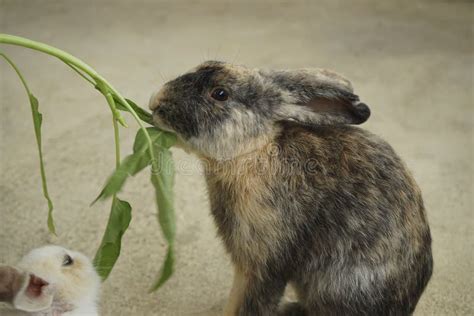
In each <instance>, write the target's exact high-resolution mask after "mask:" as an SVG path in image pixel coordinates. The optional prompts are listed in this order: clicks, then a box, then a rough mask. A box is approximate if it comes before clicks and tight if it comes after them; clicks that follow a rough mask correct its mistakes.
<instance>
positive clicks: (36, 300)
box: [12, 274, 54, 312]
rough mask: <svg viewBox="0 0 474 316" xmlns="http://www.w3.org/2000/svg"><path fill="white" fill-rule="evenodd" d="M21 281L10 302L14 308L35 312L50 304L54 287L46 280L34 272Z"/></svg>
mask: <svg viewBox="0 0 474 316" xmlns="http://www.w3.org/2000/svg"><path fill="white" fill-rule="evenodd" d="M23 283H24V284H23V285H22V287H21V288H20V289H19V291H18V293H16V296H15V297H14V299H13V302H12V303H13V306H14V307H15V308H16V309H19V310H22V311H26V312H37V311H41V310H43V309H46V308H49V307H50V306H51V304H52V303H53V296H54V289H53V288H52V287H51V285H49V283H48V282H46V281H45V280H43V279H42V278H39V277H37V276H35V275H34V274H28V275H27V277H26V280H25V282H23Z"/></svg>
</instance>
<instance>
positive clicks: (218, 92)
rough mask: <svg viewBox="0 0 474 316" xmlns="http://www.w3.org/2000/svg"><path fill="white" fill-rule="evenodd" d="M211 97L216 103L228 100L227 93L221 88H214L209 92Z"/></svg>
mask: <svg viewBox="0 0 474 316" xmlns="http://www.w3.org/2000/svg"><path fill="white" fill-rule="evenodd" d="M211 97H212V98H213V99H215V100H217V101H226V100H227V99H228V98H229V93H228V92H227V91H226V90H224V89H222V88H215V89H214V90H212V92H211Z"/></svg>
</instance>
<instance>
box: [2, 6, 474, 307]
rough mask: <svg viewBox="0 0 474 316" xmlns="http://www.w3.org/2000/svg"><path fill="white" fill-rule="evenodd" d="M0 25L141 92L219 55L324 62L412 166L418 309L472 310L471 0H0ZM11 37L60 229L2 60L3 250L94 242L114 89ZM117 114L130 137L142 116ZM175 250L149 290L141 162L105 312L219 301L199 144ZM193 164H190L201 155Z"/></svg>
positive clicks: (109, 156)
mask: <svg viewBox="0 0 474 316" xmlns="http://www.w3.org/2000/svg"><path fill="white" fill-rule="evenodd" d="M0 29H1V32H4V33H11V34H15V35H20V36H25V37H28V38H31V39H34V40H38V41H42V42H45V43H48V44H51V45H53V46H57V47H59V48H62V49H64V50H66V51H68V52H71V53H72V54H73V55H75V56H78V57H79V58H81V59H83V60H84V61H86V62H87V63H89V64H90V65H92V66H93V67H94V68H95V69H96V70H97V71H98V72H99V73H101V74H102V75H103V76H104V77H105V78H107V79H108V80H109V81H110V82H111V83H112V84H113V85H114V86H115V87H116V88H117V89H118V90H119V91H120V92H121V93H122V94H123V95H125V96H127V97H129V98H130V99H132V100H135V101H136V102H138V103H139V104H140V105H141V106H143V107H146V106H147V103H148V98H149V96H150V94H151V93H152V92H153V91H155V90H156V89H158V88H159V87H160V86H161V85H162V84H163V83H164V82H165V81H167V80H169V79H172V78H173V77H175V76H177V75H179V74H181V73H183V72H185V71H187V70H188V69H189V68H192V67H194V66H195V65H197V64H198V63H200V62H202V61H205V60H208V59H219V60H226V61H230V62H235V63H239V64H245V65H248V66H250V67H262V68H297V67H323V68H329V69H333V70H335V71H337V72H339V73H342V74H344V75H345V76H346V77H348V78H350V79H351V81H352V83H353V85H354V87H355V91H356V93H357V94H358V95H360V97H361V99H362V100H363V101H364V102H366V103H367V104H369V105H370V106H371V109H372V113H373V114H372V117H371V118H370V119H369V121H368V122H367V123H366V124H365V125H364V128H366V129H368V130H370V131H372V132H374V133H376V134H379V135H380V136H382V137H383V138H385V139H386V140H388V141H389V142H390V143H391V144H392V145H393V147H394V148H395V149H396V150H397V151H398V153H399V154H400V155H401V156H402V157H403V158H404V160H405V161H406V163H407V164H408V166H409V168H410V169H411V170H412V172H413V173H414V176H415V178H416V180H417V181H418V183H419V185H420V187H421V189H422V191H423V193H424V199H425V204H426V208H427V210H428V216H429V221H430V223H431V229H432V235H433V240H434V244H433V247H434V256H435V271H434V275H433V278H432V280H431V282H430V284H429V285H428V288H427V290H426V291H425V294H424V296H423V297H422V299H421V301H420V303H419V305H418V308H417V310H416V313H415V314H416V315H473V314H474V308H473V294H472V293H473V292H474V285H473V284H474V277H473V275H474V273H473V249H474V248H473V246H474V242H473V235H472V232H473V231H474V227H473V226H474V225H473V221H474V218H473V214H472V211H473V164H472V163H473V147H474V146H473V145H474V143H473V118H474V113H473V78H472V76H473V70H474V69H473V36H472V30H473V3H472V2H471V1H418V0H411V1H379V0H373V1H372V0H362V1H329V0H328V1H222V0H220V1H219V0H216V1H212V0H202V1H132V0H128V1H124V0H120V1H118V0H114V1H97V0H96V1H93V0H90V1H82V0H81V1H63V0H61V1H60V0H58V1H52V0H43V1H39V0H28V1H26V0H1V1H0ZM1 49H2V50H3V51H4V52H6V53H7V54H8V55H9V56H10V57H11V58H13V59H14V61H16V62H17V64H18V66H19V67H20V69H21V70H23V72H24V75H25V76H26V78H27V80H28V81H29V83H30V88H31V89H32V91H33V93H35V94H36V96H37V97H38V98H39V100H40V110H41V112H43V114H44V121H43V146H44V153H45V160H46V168H47V175H48V177H49V186H50V188H49V189H50V193H51V196H52V198H53V200H54V202H55V207H56V210H55V218H56V225H57V230H58V237H53V236H51V235H50V234H48V232H47V228H46V215H47V208H46V203H45V201H44V200H43V198H42V193H41V183H40V177H39V169H38V158H37V152H36V147H35V146H36V145H35V142H34V134H33V128H32V122H31V114H30V110H29V105H28V103H27V98H26V96H25V94H24V91H23V88H22V86H21V85H20V82H19V80H18V79H17V78H16V76H15V74H14V72H13V71H12V70H11V69H10V68H9V67H8V66H7V65H6V63H4V62H2V63H0V74H1V79H0V80H1V86H0V87H1V89H0V93H1V97H0V113H1V114H0V124H1V127H0V174H1V178H0V205H1V206H0V262H1V263H9V264H14V263H16V262H17V261H18V260H19V258H20V257H21V256H23V255H24V254H25V253H26V252H27V251H28V250H30V249H31V248H34V247H37V246H40V245H43V244H46V243H57V244H61V245H64V246H67V247H69V248H72V249H77V250H80V251H82V252H84V253H86V254H87V255H89V256H91V257H92V256H93V255H94V253H95V250H96V249H97V246H98V245H99V243H100V240H101V237H102V233H103V230H104V227H105V224H106V221H107V218H108V212H109V207H110V205H109V202H108V201H107V202H102V203H98V204H96V205H95V206H94V207H89V203H90V202H91V201H92V200H93V199H94V198H95V196H96V195H97V194H98V192H99V191H100V188H101V186H102V185H103V183H104V181H105V179H106V177H107V176H108V175H109V174H110V173H111V171H112V170H113V168H114V147H113V131H112V125H111V117H110V114H109V109H108V106H107V104H106V102H105V100H104V99H103V98H102V97H101V96H100V95H99V94H98V93H97V92H96V91H94V89H92V88H91V87H90V86H89V85H88V83H87V82H85V81H84V80H82V79H81V78H79V77H78V76H77V75H76V74H75V73H73V72H72V71H71V70H70V69H68V68H67V67H65V66H64V65H63V64H62V63H60V62H59V61H57V60H55V59H53V58H51V57H49V56H46V55H43V54H40V53H37V52H34V51H30V50H28V49H24V48H17V47H6V46H5V45H2V47H1ZM126 118H127V120H128V122H129V123H130V125H131V126H132V127H131V128H129V129H128V130H124V129H122V140H123V143H122V153H123V155H125V154H128V153H129V152H131V145H132V142H133V138H134V134H135V131H136V127H135V125H134V122H133V120H132V119H131V117H130V116H126ZM174 156H175V159H176V163H177V165H178V170H177V177H176V187H175V191H176V210H177V225H178V232H177V242H176V245H177V264H176V272H175V275H174V276H173V277H172V279H171V280H170V281H169V282H168V283H167V284H166V285H165V286H163V287H162V288H161V289H160V290H159V291H158V292H156V293H153V294H149V293H148V290H149V288H150V286H151V285H152V282H153V281H154V279H155V278H156V275H157V273H158V271H159V267H160V264H161V262H162V260H163V256H164V252H165V244H164V240H163V237H162V235H161V233H160V231H159V227H158V224H157V221H156V215H155V206H154V198H153V190H152V187H151V186H150V185H149V182H148V175H147V174H146V173H144V174H142V175H139V176H137V177H135V178H133V179H131V181H129V182H128V183H127V185H126V188H125V190H124V192H123V193H122V194H121V196H122V197H123V198H124V199H126V200H128V201H130V203H131V204H132V207H133V219H132V223H131V226H130V228H129V230H128V232H127V233H126V235H125V237H124V241H123V248H122V255H121V257H120V259H119V261H118V263H117V265H116V267H115V269H114V271H113V272H112V274H111V276H110V278H109V279H108V281H107V282H106V283H105V284H104V285H103V295H102V299H101V310H102V314H103V315H203V316H204V315H220V314H221V312H222V308H223V306H224V304H225V302H226V299H227V295H228V291H229V289H230V285H231V281H232V269H231V265H230V263H229V259H228V257H227V256H226V254H225V252H224V250H223V247H222V245H221V243H220V241H219V240H218V239H217V237H216V230H215V227H214V224H213V222H212V219H211V217H210V214H209V205H208V201H207V197H206V190H205V185H204V181H203V177H202V175H201V173H200V171H199V168H197V167H195V166H196V165H197V163H196V160H195V158H193V157H191V156H189V155H187V154H186V153H184V152H182V151H180V150H175V151H174ZM190 166H191V167H190Z"/></svg>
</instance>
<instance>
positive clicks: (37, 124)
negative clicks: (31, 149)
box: [0, 53, 56, 235]
mask: <svg viewBox="0 0 474 316" xmlns="http://www.w3.org/2000/svg"><path fill="white" fill-rule="evenodd" d="M0 56H2V57H3V58H4V59H5V60H6V61H7V62H8V63H9V64H10V65H11V66H12V68H13V69H14V70H15V72H16V73H17V75H18V77H19V78H20V80H21V82H22V84H23V87H24V88H25V90H26V93H27V94H28V100H29V101H30V107H31V114H32V117H33V126H34V130H35V137H36V145H37V147H38V156H39V162H40V174H41V183H42V187H43V195H44V198H45V199H46V201H47V202H48V220H47V223H48V229H49V231H50V232H51V233H52V234H55V235H56V228H55V226H54V219H53V209H54V206H53V202H52V201H51V198H50V197H49V192H48V183H47V181H46V171H45V168H44V160H43V149H42V144H41V124H42V123H43V115H42V114H41V113H40V112H39V110H38V108H39V102H38V99H37V98H36V97H35V96H34V95H33V94H32V93H31V92H30V88H29V87H28V84H27V83H26V81H25V79H24V77H23V75H22V74H21V72H20V70H19V69H18V67H17V66H16V65H15V63H13V61H12V60H11V59H10V58H8V57H7V56H6V55H5V54H3V53H0Z"/></svg>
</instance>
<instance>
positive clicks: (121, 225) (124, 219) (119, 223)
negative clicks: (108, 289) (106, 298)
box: [94, 197, 132, 280]
mask: <svg viewBox="0 0 474 316" xmlns="http://www.w3.org/2000/svg"><path fill="white" fill-rule="evenodd" d="M131 219H132V207H131V206H130V204H129V203H128V202H125V201H122V200H120V199H118V198H116V197H114V199H113V200H112V208H111V210H110V217H109V221H108V223H107V228H106V229H105V233H104V237H102V242H101V244H100V246H99V249H98V250H97V253H96V255H95V258H94V266H95V267H96V269H97V272H98V273H99V275H100V276H101V278H102V279H103V280H105V279H107V277H108V276H109V274H110V272H111V271H112V268H113V266H114V265H115V262H116V261H117V259H118V257H119V255H120V249H121V246H122V236H123V234H124V233H125V231H126V230H127V228H128V225H129V224H130V221H131Z"/></svg>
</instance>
